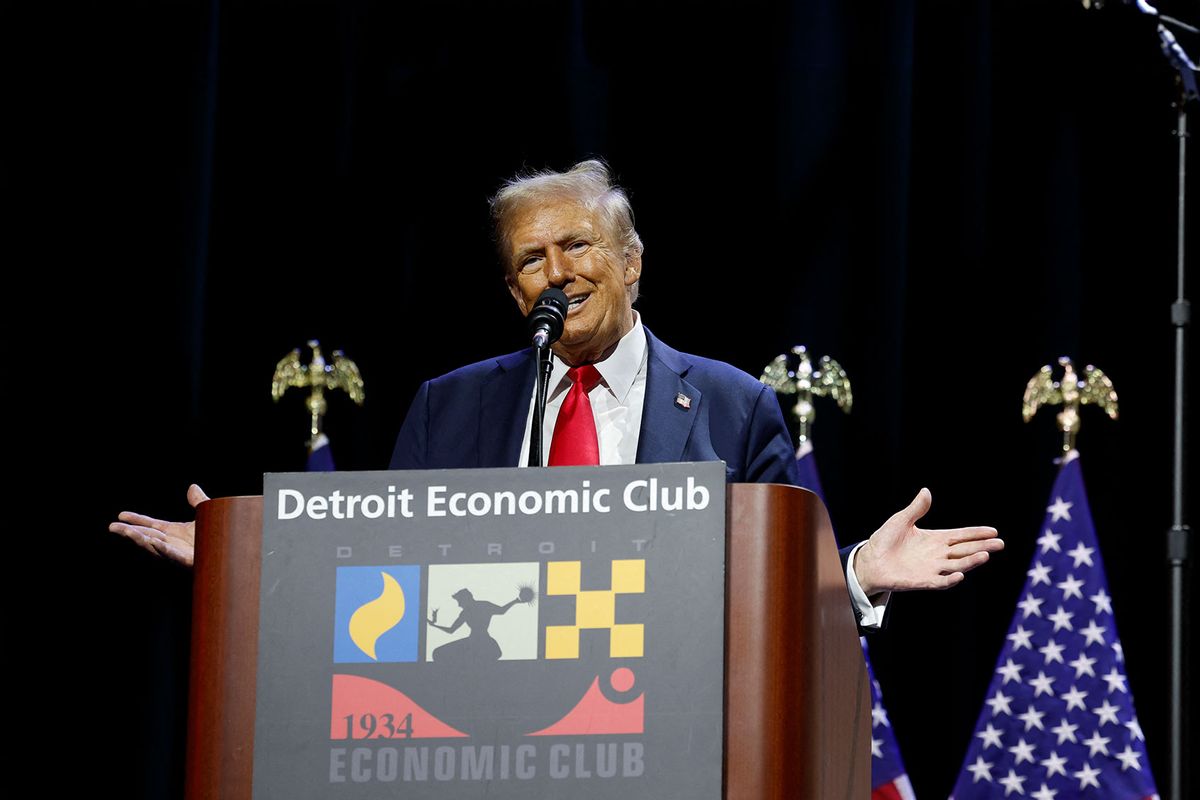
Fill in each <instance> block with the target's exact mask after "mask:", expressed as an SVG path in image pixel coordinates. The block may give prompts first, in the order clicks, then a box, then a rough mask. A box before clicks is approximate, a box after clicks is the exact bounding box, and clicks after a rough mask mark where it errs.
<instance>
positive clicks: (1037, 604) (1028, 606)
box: [1017, 594, 1046, 619]
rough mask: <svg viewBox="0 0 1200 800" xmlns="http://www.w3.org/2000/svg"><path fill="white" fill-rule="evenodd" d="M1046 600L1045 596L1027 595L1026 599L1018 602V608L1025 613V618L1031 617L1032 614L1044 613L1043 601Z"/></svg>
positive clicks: (1039, 614)
mask: <svg viewBox="0 0 1200 800" xmlns="http://www.w3.org/2000/svg"><path fill="white" fill-rule="evenodd" d="M1044 602H1046V600H1045V598H1042V597H1034V596H1033V595H1031V594H1027V595H1025V599H1024V600H1022V601H1021V602H1019V603H1017V608H1019V609H1021V611H1022V612H1023V613H1024V615H1025V619H1029V615H1030V614H1037V615H1038V616H1039V617H1040V616H1041V615H1042V603H1044Z"/></svg>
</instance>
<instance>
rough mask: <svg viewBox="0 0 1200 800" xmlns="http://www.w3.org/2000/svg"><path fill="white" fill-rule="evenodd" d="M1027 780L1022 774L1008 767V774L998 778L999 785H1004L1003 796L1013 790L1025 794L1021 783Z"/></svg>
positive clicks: (1006, 795)
mask: <svg viewBox="0 0 1200 800" xmlns="http://www.w3.org/2000/svg"><path fill="white" fill-rule="evenodd" d="M1027 780H1028V778H1026V777H1025V776H1024V775H1018V774H1017V773H1015V772H1013V771H1012V770H1011V769H1010V770H1009V771H1008V774H1007V775H1005V776H1004V777H1003V778H1001V779H1000V785H1001V786H1003V787H1004V796H1005V797H1008V796H1009V795H1010V794H1012V793H1013V792H1016V793H1017V794H1025V790H1024V789H1022V788H1021V784H1023V783H1025V781H1027Z"/></svg>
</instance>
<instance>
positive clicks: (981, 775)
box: [967, 756, 992, 783]
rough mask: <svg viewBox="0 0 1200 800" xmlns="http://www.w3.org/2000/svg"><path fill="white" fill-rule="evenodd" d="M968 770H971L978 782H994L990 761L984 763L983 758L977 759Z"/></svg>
mask: <svg viewBox="0 0 1200 800" xmlns="http://www.w3.org/2000/svg"><path fill="white" fill-rule="evenodd" d="M967 769H968V770H970V771H971V774H972V775H974V776H975V781H976V782H978V781H979V780H980V779H982V780H985V781H988V782H989V783H990V782H991V780H992V763H991V762H990V761H984V760H983V756H980V757H979V758H977V759H975V763H974V764H972V765H971V766H969V767H967Z"/></svg>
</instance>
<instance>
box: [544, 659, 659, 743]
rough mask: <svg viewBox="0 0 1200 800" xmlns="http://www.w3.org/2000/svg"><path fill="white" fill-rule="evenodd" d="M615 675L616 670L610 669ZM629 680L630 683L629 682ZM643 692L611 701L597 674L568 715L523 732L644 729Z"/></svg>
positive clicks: (561, 733) (569, 733) (564, 733)
mask: <svg viewBox="0 0 1200 800" xmlns="http://www.w3.org/2000/svg"><path fill="white" fill-rule="evenodd" d="M613 675H614V676H616V673H613ZM632 685H633V684H632V682H630V683H629V686H632ZM645 700H646V693H645V692H643V693H642V694H639V695H638V696H637V697H636V698H635V699H633V700H630V701H629V702H628V703H614V702H613V701H611V700H609V699H608V698H607V697H605V696H604V694H603V693H602V692H601V691H600V676H599V675H597V676H596V679H595V680H593V681H592V685H591V686H589V687H588V690H587V691H586V692H585V693H584V695H583V698H582V699H581V700H580V701H579V702H578V703H576V705H575V707H574V708H572V709H571V710H570V711H568V712H567V715H566V716H565V717H563V718H562V719H560V720H559V721H558V722H556V723H554V724H553V725H551V726H550V727H548V728H542V729H541V730H540V731H534V732H533V733H527V734H525V735H526V736H572V735H588V734H592V735H595V734H610V733H644V732H645V731H644V728H645Z"/></svg>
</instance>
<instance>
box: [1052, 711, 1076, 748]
mask: <svg viewBox="0 0 1200 800" xmlns="http://www.w3.org/2000/svg"><path fill="white" fill-rule="evenodd" d="M1077 730H1079V726H1078V725H1072V724H1071V723H1069V722H1067V720H1066V718H1065V717H1064V718H1063V720H1062V722H1060V723H1058V727H1057V728H1051V729H1050V731H1051V733H1056V734H1058V743H1059V744H1062V743H1063V742H1065V741H1067V740H1070V741H1072V742H1077V741H1079V740H1078V739H1076V738H1075V731H1077Z"/></svg>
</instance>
